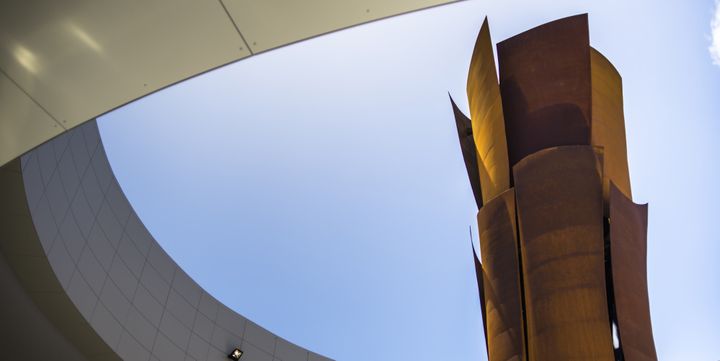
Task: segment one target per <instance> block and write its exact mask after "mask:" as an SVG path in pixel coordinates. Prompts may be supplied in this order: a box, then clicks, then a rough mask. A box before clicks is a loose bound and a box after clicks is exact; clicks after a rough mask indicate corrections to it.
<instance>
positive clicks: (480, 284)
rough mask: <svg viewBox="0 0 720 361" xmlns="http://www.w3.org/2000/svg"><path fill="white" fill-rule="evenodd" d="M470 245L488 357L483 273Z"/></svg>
mask: <svg viewBox="0 0 720 361" xmlns="http://www.w3.org/2000/svg"><path fill="white" fill-rule="evenodd" d="M470 245H471V246H472V253H473V263H474V264H475V278H476V279H477V285H478V293H479V295H480V313H481V315H482V325H483V334H484V335H485V336H484V337H485V351H486V352H488V355H489V350H490V348H489V347H488V330H487V313H486V312H485V304H486V303H485V272H484V271H483V266H482V263H480V260H479V259H478V257H477V253H475V246H474V245H473V244H472V243H470ZM488 357H489V356H488Z"/></svg>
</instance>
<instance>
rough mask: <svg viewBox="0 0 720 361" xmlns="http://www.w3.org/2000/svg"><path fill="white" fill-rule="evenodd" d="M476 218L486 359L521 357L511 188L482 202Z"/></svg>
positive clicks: (522, 340) (497, 360) (522, 343)
mask: <svg viewBox="0 0 720 361" xmlns="http://www.w3.org/2000/svg"><path fill="white" fill-rule="evenodd" d="M477 219H478V230H479V233H480V255H481V257H482V264H483V269H484V271H485V283H484V284H485V286H484V287H485V300H486V312H487V339H488V345H489V346H488V347H489V350H488V351H489V360H490V361H507V360H518V361H519V360H525V334H524V330H523V319H522V301H521V291H520V273H519V272H520V266H519V261H518V242H517V235H516V225H515V192H514V190H513V189H512V188H511V189H508V190H507V191H505V192H503V193H501V194H500V195H498V196H497V197H495V198H493V199H492V200H491V201H490V202H488V203H486V204H485V205H484V206H483V207H482V208H481V209H480V211H479V212H478V217H477Z"/></svg>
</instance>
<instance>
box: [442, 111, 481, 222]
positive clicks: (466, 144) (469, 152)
mask: <svg viewBox="0 0 720 361" xmlns="http://www.w3.org/2000/svg"><path fill="white" fill-rule="evenodd" d="M450 103H451V104H452V108H453V114H454V115H455V125H456V126H457V131H458V139H459V140H460V149H461V150H462V155H463V160H464V161H465V169H467V173H468V179H469V180H470V187H472V191H473V196H475V203H476V204H477V207H478V208H480V207H482V205H483V199H482V191H481V189H480V175H479V174H478V161H477V150H476V148H475V140H473V131H472V124H471V123H470V119H469V118H468V117H467V116H465V114H463V112H462V111H461V110H460V108H458V107H457V105H456V104H455V101H454V100H453V98H452V97H450Z"/></svg>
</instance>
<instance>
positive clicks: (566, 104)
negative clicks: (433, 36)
mask: <svg viewBox="0 0 720 361" xmlns="http://www.w3.org/2000/svg"><path fill="white" fill-rule="evenodd" d="M497 49H498V61H499V63H500V69H499V70H500V92H501V94H502V104H503V111H504V115H505V125H506V126H505V129H506V133H507V145H508V155H509V160H510V166H513V165H515V164H516V163H517V162H519V161H520V160H521V159H523V158H524V157H526V156H527V155H530V154H532V153H534V152H536V151H538V150H541V149H545V148H548V147H552V146H560V145H583V144H586V145H589V144H590V119H591V118H590V117H591V99H590V98H591V84H590V51H589V49H590V43H589V36H588V22H587V15H586V14H585V15H577V16H572V17H568V18H565V19H560V20H556V21H553V22H550V23H547V24H544V25H541V26H538V27H536V28H534V29H531V30H528V31H526V32H524V33H521V34H519V35H516V36H513V37H511V38H509V39H507V40H505V41H502V42H500V43H498V45H497ZM472 116H473V117H474V114H472Z"/></svg>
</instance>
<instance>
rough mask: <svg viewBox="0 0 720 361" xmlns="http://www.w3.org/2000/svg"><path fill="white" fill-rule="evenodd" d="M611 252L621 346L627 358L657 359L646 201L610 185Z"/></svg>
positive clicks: (628, 360)
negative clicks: (649, 291)
mask: <svg viewBox="0 0 720 361" xmlns="http://www.w3.org/2000/svg"><path fill="white" fill-rule="evenodd" d="M610 251H611V255H612V258H611V260H612V276H613V284H614V291H615V312H616V314H617V323H618V334H619V338H620V346H621V347H622V350H623V354H624V356H625V360H626V361H650V360H657V354H656V353H655V342H654V341H653V335H652V323H651V321H650V305H649V298H648V288H647V204H635V203H633V202H632V200H630V199H629V198H627V197H626V196H625V195H624V194H623V193H622V192H621V191H620V189H619V188H618V187H615V185H614V184H611V185H610Z"/></svg>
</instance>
